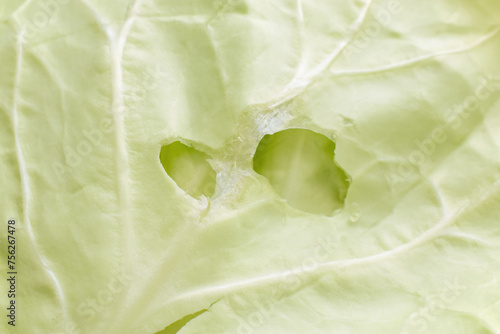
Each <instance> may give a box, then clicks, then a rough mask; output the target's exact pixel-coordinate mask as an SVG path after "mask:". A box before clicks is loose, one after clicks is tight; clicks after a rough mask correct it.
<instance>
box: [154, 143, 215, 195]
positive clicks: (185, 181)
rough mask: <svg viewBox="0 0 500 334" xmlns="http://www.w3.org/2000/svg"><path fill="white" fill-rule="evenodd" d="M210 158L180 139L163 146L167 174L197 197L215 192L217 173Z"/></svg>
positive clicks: (162, 157) (162, 161) (162, 160)
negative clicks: (209, 160)
mask: <svg viewBox="0 0 500 334" xmlns="http://www.w3.org/2000/svg"><path fill="white" fill-rule="evenodd" d="M208 159H210V157H209V156H208V155H207V154H205V153H203V152H200V151H198V150H196V149H194V148H192V147H189V146H186V145H184V144H182V143H181V142H178V141H176V142H174V143H172V144H170V145H166V146H163V147H162V148H161V151H160V161H161V164H162V165H163V168H165V171H166V172H167V174H168V175H169V176H170V177H171V178H172V179H173V180H174V181H175V183H177V185H178V186H179V187H180V188H182V189H183V190H184V191H186V192H187V193H188V194H189V195H191V196H193V197H195V198H197V197H200V196H201V195H205V196H207V197H210V196H212V195H213V194H214V192H215V180H216V173H215V171H214V170H213V169H212V167H211V166H210V164H209V163H208V161H207V160H208Z"/></svg>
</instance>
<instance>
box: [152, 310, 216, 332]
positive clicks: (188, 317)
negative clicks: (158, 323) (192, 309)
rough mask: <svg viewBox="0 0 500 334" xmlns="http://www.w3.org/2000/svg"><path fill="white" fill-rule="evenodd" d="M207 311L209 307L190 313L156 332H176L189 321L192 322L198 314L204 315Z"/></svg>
mask: <svg viewBox="0 0 500 334" xmlns="http://www.w3.org/2000/svg"><path fill="white" fill-rule="evenodd" d="M206 311H208V309H204V310H201V311H198V312H196V313H193V314H188V315H186V316H185V317H184V318H182V319H179V320H177V321H176V322H174V323H172V324H170V325H168V326H167V327H166V328H165V329H163V330H162V331H159V332H157V333H156V334H175V333H177V332H179V331H180V330H181V329H182V327H184V326H185V325H186V324H187V323H188V322H190V321H191V320H193V319H194V318H196V317H197V316H199V315H202V314H203V313H205V312H206Z"/></svg>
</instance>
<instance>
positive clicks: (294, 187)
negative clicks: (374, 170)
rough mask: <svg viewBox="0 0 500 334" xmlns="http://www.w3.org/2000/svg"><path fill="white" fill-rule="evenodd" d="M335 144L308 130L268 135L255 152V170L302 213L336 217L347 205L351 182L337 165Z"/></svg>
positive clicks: (293, 130) (286, 131) (294, 130)
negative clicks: (337, 212)
mask: <svg viewBox="0 0 500 334" xmlns="http://www.w3.org/2000/svg"><path fill="white" fill-rule="evenodd" d="M334 158H335V143H334V142H333V141H331V140H330V139H328V138H327V137H326V136H324V135H321V134H319V133H316V132H313V131H311V130H306V129H289V130H284V131H280V132H277V133H275V134H272V135H266V136H265V137H264V138H263V139H262V140H261V142H260V143H259V146H258V147H257V151H256V152H255V155H254V158H253V168H254V170H255V171H256V172H257V173H259V174H260V175H262V176H265V177H266V178H267V179H268V180H269V182H270V184H271V185H272V186H273V188H274V189H275V190H276V192H277V193H278V194H279V195H280V196H281V197H283V198H284V199H286V200H287V202H288V203H289V204H290V205H291V206H293V207H295V208H297V209H300V210H302V211H306V212H310V213H315V214H324V215H332V214H333V212H334V211H335V210H336V209H339V208H341V207H342V206H343V204H344V199H345V196H346V193H347V188H348V186H349V183H348V181H347V176H346V174H345V172H344V171H343V170H342V169H341V168H340V167H339V166H337V165H336V164H335V161H334Z"/></svg>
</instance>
